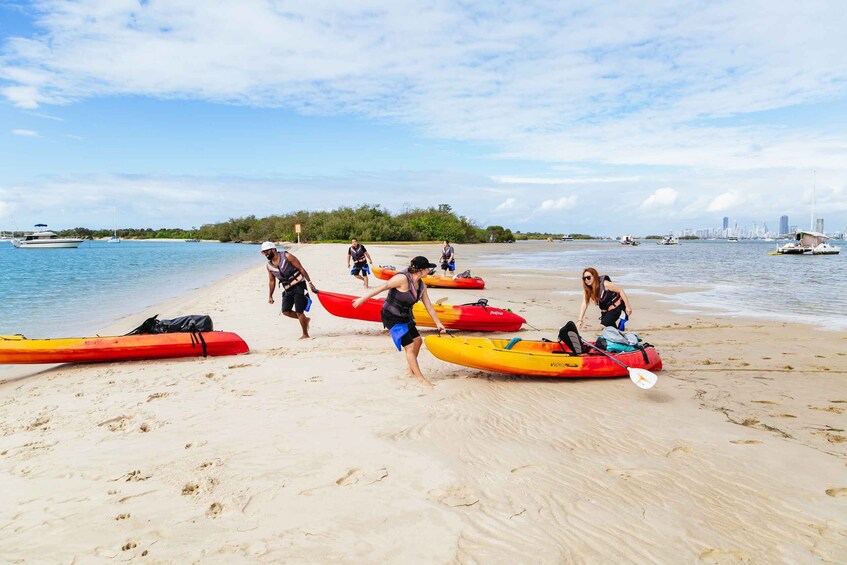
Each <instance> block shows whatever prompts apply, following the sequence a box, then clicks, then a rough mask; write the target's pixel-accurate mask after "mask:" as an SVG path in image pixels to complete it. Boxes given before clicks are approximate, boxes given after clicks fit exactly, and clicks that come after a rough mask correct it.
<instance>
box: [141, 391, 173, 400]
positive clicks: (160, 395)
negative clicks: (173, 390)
mask: <svg viewBox="0 0 847 565" xmlns="http://www.w3.org/2000/svg"><path fill="white" fill-rule="evenodd" d="M168 396H170V393H169V392H154V393H153V394H151V395H150V396H148V397H147V402H150V401H151V400H156V399H157V398H166V397H168Z"/></svg>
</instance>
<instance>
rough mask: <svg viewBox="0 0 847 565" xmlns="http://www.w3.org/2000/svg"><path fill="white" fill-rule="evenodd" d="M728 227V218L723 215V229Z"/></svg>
mask: <svg viewBox="0 0 847 565" xmlns="http://www.w3.org/2000/svg"><path fill="white" fill-rule="evenodd" d="M727 228H729V218H727V217H726V216H724V217H723V229H727Z"/></svg>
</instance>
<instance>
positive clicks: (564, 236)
mask: <svg viewBox="0 0 847 565" xmlns="http://www.w3.org/2000/svg"><path fill="white" fill-rule="evenodd" d="M562 241H573V237H571V236H569V235H563V236H562Z"/></svg>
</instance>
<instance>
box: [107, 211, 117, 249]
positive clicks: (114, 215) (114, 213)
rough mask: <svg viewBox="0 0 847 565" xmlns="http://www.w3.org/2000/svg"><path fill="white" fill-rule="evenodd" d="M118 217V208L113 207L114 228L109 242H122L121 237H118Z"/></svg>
mask: <svg viewBox="0 0 847 565" xmlns="http://www.w3.org/2000/svg"><path fill="white" fill-rule="evenodd" d="M116 218H117V209H116V208H113V209H112V229H113V232H112V237H110V238H109V239H107V240H106V241H107V242H108V243H120V242H121V238H119V237H118V223H117V220H116Z"/></svg>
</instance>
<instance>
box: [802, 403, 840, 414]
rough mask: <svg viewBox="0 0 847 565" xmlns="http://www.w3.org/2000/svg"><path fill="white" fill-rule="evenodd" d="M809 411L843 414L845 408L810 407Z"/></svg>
mask: <svg viewBox="0 0 847 565" xmlns="http://www.w3.org/2000/svg"><path fill="white" fill-rule="evenodd" d="M809 410H820V411H821V412H832V413H833V414H843V413H844V408H841V407H839V406H812V405H811V404H810V405H809Z"/></svg>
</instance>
